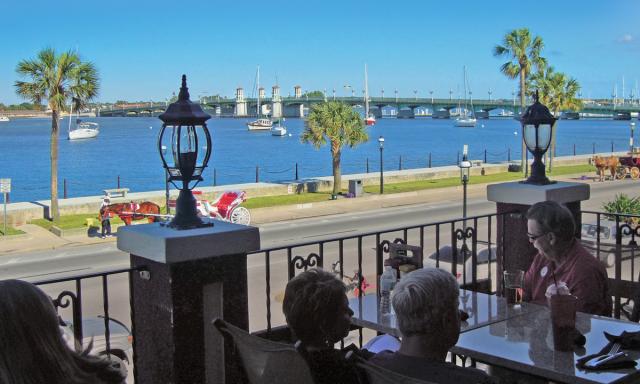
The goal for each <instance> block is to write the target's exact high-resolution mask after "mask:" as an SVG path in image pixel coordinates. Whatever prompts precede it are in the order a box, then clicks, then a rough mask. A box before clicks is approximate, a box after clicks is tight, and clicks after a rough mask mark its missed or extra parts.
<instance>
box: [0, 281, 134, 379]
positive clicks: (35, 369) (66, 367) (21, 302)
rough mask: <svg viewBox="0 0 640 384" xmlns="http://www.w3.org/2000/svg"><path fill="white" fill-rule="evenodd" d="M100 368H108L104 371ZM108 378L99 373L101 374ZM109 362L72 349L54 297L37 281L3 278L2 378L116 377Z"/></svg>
mask: <svg viewBox="0 0 640 384" xmlns="http://www.w3.org/2000/svg"><path fill="white" fill-rule="evenodd" d="M98 371H104V372H101V373H99V372H98ZM103 373H104V375H105V376H104V377H101V378H104V379H105V381H103V380H101V379H98V378H97V377H96V375H99V376H102V374H103ZM117 379H120V380H121V379H122V377H121V376H120V374H119V373H117V372H115V371H113V370H111V369H110V368H109V367H108V362H105V361H102V360H97V359H95V358H90V357H88V356H82V355H79V354H77V353H76V352H74V351H72V350H71V349H70V348H69V347H68V346H67V344H66V343H65V341H64V339H63V337H62V331H61V328H60V322H59V319H58V315H57V313H56V310H55V308H54V306H53V303H52V301H51V299H50V298H49V297H48V296H47V295H46V294H45V293H44V292H42V291H41V290H40V289H39V288H38V287H36V286H35V285H33V284H30V283H27V282H25V281H21V280H3V281H0V383H3V384H17V383H62V382H65V383H89V382H93V383H102V382H117Z"/></svg>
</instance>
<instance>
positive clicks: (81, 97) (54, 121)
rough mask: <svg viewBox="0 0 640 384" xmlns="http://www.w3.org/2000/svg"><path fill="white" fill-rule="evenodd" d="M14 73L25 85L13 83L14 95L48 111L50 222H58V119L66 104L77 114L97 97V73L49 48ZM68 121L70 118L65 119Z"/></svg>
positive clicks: (90, 66) (72, 55)
mask: <svg viewBox="0 0 640 384" xmlns="http://www.w3.org/2000/svg"><path fill="white" fill-rule="evenodd" d="M16 72H17V73H18V75H20V76H22V77H26V78H28V81H16V82H15V84H14V85H15V87H16V93H17V94H18V95H19V96H21V97H23V98H25V99H28V100H30V101H31V102H32V103H34V104H37V105H41V104H42V102H43V101H46V102H47V104H48V107H49V109H50V110H51V143H50V156H51V207H50V211H49V216H50V218H52V219H53V221H54V223H57V222H58V221H59V219H60V211H59V209H58V134H59V118H58V117H59V115H60V113H61V112H62V111H66V108H67V101H70V102H71V103H73V104H74V108H75V109H76V110H78V108H81V107H83V106H84V105H85V103H86V102H88V101H89V100H91V99H92V98H94V97H95V96H96V95H97V94H98V88H99V79H98V71H97V70H96V68H95V66H94V65H93V64H92V63H90V62H83V61H81V60H80V56H79V55H78V54H77V53H76V52H73V51H68V52H63V53H61V54H59V55H58V54H57V53H56V51H55V50H54V49H53V48H45V49H43V50H42V51H40V52H38V54H37V56H36V58H34V59H28V60H23V61H21V62H19V63H18V65H17V67H16ZM69 118H71V116H69Z"/></svg>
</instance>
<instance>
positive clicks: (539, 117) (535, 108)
mask: <svg viewBox="0 0 640 384" xmlns="http://www.w3.org/2000/svg"><path fill="white" fill-rule="evenodd" d="M534 97H535V101H534V103H533V104H532V105H530V106H528V107H527V109H526V110H525V112H524V113H523V114H522V116H521V117H520V124H521V125H522V135H523V138H524V143H525V145H526V146H527V149H528V150H529V152H531V154H532V155H533V163H531V175H530V176H529V178H528V179H527V180H526V181H523V183H525V184H534V185H547V184H553V183H555V181H550V180H549V179H548V178H547V176H546V175H545V165H544V163H543V162H542V157H543V156H544V154H545V153H546V152H547V150H548V149H549V145H550V144H551V137H552V133H553V128H554V125H555V123H556V120H557V119H556V118H555V117H553V115H552V114H551V113H550V112H549V108H547V107H546V106H545V105H543V104H541V103H540V101H539V96H538V91H537V90H536V94H535V96H534Z"/></svg>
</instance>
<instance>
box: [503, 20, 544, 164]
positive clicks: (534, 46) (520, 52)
mask: <svg viewBox="0 0 640 384" xmlns="http://www.w3.org/2000/svg"><path fill="white" fill-rule="evenodd" d="M542 48H544V43H543V42H542V39H541V38H540V37H539V36H531V32H530V31H529V29H528V28H520V29H514V30H513V31H511V32H509V33H507V34H506V35H505V36H504V38H503V42H502V45H496V46H495V47H494V48H493V55H494V56H496V57H507V58H509V61H507V62H506V63H504V64H502V65H501V66H500V71H501V72H502V73H503V74H504V75H505V76H507V77H508V78H510V79H515V78H516V77H520V108H521V109H520V112H522V111H524V108H525V102H526V99H525V96H526V92H527V76H529V74H530V73H531V72H532V67H535V68H536V69H540V68H544V67H545V66H546V62H547V61H546V59H545V58H544V57H542V56H540V53H541V52H542ZM526 150H527V148H526V146H525V144H524V136H523V138H522V163H521V164H522V170H523V171H524V172H525V176H526V174H528V167H527V163H526V155H527V152H526Z"/></svg>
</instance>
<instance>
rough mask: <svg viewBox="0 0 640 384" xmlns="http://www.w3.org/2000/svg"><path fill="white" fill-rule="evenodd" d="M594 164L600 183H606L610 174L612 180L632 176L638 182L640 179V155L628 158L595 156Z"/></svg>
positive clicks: (633, 154) (628, 156) (630, 155)
mask: <svg viewBox="0 0 640 384" xmlns="http://www.w3.org/2000/svg"><path fill="white" fill-rule="evenodd" d="M592 164H593V165H594V166H595V167H596V173H597V174H598V176H599V177H600V181H604V179H605V177H606V173H607V172H609V173H610V175H611V179H612V180H613V179H624V178H626V177H627V176H630V177H631V178H632V179H634V180H636V179H637V178H639V177H640V154H637V153H631V154H628V155H626V156H613V155H611V156H609V157H601V156H597V155H596V156H594V157H593V159H592Z"/></svg>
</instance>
